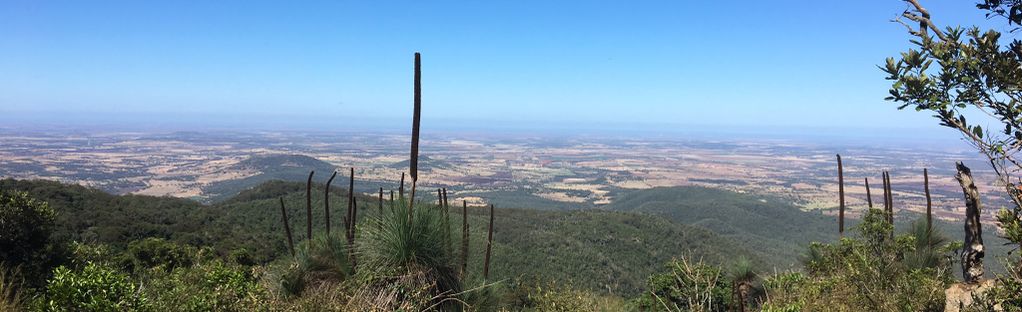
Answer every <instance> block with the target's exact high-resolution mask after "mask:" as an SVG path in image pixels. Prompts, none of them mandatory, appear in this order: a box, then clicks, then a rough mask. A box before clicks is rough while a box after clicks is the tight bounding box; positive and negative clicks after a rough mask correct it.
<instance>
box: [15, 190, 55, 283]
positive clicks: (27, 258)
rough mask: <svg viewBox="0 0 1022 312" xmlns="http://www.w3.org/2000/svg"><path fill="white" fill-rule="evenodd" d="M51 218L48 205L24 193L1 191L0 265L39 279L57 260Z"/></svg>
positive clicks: (52, 215)
mask: <svg viewBox="0 0 1022 312" xmlns="http://www.w3.org/2000/svg"><path fill="white" fill-rule="evenodd" d="M54 218H55V213H54V211H53V209H51V208H50V207H49V205H47V204H46V203H45V202H42V201H38V200H36V199H34V198H31V197H29V196H28V194H27V193H24V192H6V191H0V233H2V235H0V263H5V264H7V265H9V266H12V267H19V268H22V270H24V272H25V273H26V274H28V275H29V276H42V275H43V272H46V271H47V270H49V268H50V267H51V265H52V264H54V262H55V260H58V259H59V258H60V256H58V255H57V253H58V250H59V249H60V247H59V246H57V245H56V243H55V242H54V241H53V240H52V238H51V237H52V233H53V231H54Z"/></svg>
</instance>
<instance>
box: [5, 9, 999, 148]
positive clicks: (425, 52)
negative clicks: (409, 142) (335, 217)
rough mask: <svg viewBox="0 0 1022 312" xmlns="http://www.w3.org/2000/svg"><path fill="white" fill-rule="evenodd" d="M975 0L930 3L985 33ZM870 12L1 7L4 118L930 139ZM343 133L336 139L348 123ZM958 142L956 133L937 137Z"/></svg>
mask: <svg viewBox="0 0 1022 312" xmlns="http://www.w3.org/2000/svg"><path fill="white" fill-rule="evenodd" d="M973 2H974V1H933V0H930V1H923V4H924V5H925V6H927V7H928V9H930V11H931V13H932V14H933V16H934V20H935V22H937V23H938V24H940V25H956V24H962V25H983V26H985V27H993V28H995V29H1002V30H1003V29H1007V25H1006V24H1005V23H1004V22H1002V21H1000V20H986V19H985V18H984V17H983V15H982V12H981V11H979V10H976V9H975V8H974V3H973ZM905 8H906V5H905V4H904V3H902V2H901V1H897V0H883V1H880V0H868V1H787V0H780V1H324V2H286V1H265V2H261V1H20V0H14V1H10V0H7V1H2V2H0V121H3V122H7V123H12V122H13V123H15V124H17V123H19V122H20V123H35V122H60V123H74V122H89V121H92V122H97V121H103V122H110V123H121V122H123V123H130V122H164V123H167V122H170V123H174V122H180V123H181V124H188V122H191V123H193V124H215V123H224V124H228V123H233V124H239V125H247V126H252V127H259V126H265V125H283V124H295V123H298V124H308V125H331V126H338V125H345V124H349V125H355V124H358V125H364V126H369V127H371V126H373V125H380V126H381V127H382V126H394V125H401V127H407V126H406V125H407V124H408V121H409V120H410V119H411V111H412V109H411V103H412V64H413V54H414V52H416V51H419V52H421V53H422V63H423V105H424V109H423V124H424V127H425V126H427V125H430V124H432V125H437V126H439V125H448V126H453V125H458V124H463V125H475V126H476V127H482V128H487V127H493V128H494V129H499V128H500V127H508V126H514V125H519V126H523V127H532V126H536V127H541V126H549V127H559V128H563V129H569V130H570V129H575V128H586V127H588V128H601V127H625V128H627V127H651V128H671V127H679V128H695V129H700V128H702V129H706V128H709V129H713V127H730V128H741V129H752V130H753V131H755V130H756V129H777V128H784V129H810V130H807V131H812V130H811V129H823V128H827V129H834V128H836V129H865V130H866V131H881V132H882V131H887V130H886V129H892V128H893V129H903V130H904V131H908V132H912V131H917V130H925V129H930V130H935V131H936V129H938V128H939V127H938V126H936V121H935V120H933V119H932V118H931V117H929V116H928V115H927V114H925V113H917V112H914V111H911V110H909V111H897V110H896V109H895V107H896V105H895V104H893V103H889V102H885V101H884V100H883V98H884V96H886V95H887V90H888V88H889V86H890V84H889V83H888V82H887V81H885V80H884V79H883V78H884V74H883V73H882V72H881V71H880V70H879V69H877V67H876V65H877V64H881V63H882V62H883V61H884V59H885V58H886V57H889V56H896V55H897V54H898V53H899V52H901V51H904V50H905V49H906V48H908V47H909V43H908V39H910V38H909V35H908V34H907V33H906V32H905V29H904V27H903V26H901V25H898V24H895V23H892V22H890V21H889V20H890V19H892V18H893V17H895V16H896V15H898V14H899V13H900V12H902V11H903V10H904V9H905ZM341 127H343V126H341ZM945 133H948V134H951V133H952V132H945Z"/></svg>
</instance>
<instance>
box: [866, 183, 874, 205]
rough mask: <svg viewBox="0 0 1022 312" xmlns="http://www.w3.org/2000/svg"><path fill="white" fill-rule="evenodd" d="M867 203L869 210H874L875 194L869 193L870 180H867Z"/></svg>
mask: <svg viewBox="0 0 1022 312" xmlns="http://www.w3.org/2000/svg"><path fill="white" fill-rule="evenodd" d="M866 203H867V204H869V208H873V194H870V193H869V178H866Z"/></svg>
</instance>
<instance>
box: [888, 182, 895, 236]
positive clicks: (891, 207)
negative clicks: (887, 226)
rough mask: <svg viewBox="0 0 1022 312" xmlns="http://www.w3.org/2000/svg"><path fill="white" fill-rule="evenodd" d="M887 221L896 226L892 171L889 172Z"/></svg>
mask: <svg viewBox="0 0 1022 312" xmlns="http://www.w3.org/2000/svg"><path fill="white" fill-rule="evenodd" d="M887 221H888V222H890V223H891V225H894V185H893V183H892V182H891V172H890V171H888V172H887ZM892 235H893V233H892Z"/></svg>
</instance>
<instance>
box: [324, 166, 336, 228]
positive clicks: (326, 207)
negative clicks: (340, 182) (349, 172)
mask: <svg viewBox="0 0 1022 312" xmlns="http://www.w3.org/2000/svg"><path fill="white" fill-rule="evenodd" d="M335 177H337V171H334V173H333V174H331V175H330V179H327V180H326V190H325V191H323V215H324V217H325V218H326V235H327V236H330V183H331V182H334V178H335Z"/></svg>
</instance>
